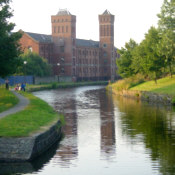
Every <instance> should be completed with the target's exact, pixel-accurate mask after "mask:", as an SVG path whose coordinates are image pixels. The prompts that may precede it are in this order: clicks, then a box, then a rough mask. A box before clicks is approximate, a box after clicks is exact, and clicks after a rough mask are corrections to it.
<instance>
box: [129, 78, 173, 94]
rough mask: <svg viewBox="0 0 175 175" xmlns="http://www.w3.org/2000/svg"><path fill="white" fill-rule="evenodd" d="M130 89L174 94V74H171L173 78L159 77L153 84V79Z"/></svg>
mask: <svg viewBox="0 0 175 175" xmlns="http://www.w3.org/2000/svg"><path fill="white" fill-rule="evenodd" d="M130 90H139V91H150V92H155V93H160V94H168V95H173V96H175V76H173V78H171V77H166V78H162V79H159V80H158V81H157V84H155V82H154V81H148V82H144V83H142V84H139V85H137V86H135V87H132V88H130Z"/></svg>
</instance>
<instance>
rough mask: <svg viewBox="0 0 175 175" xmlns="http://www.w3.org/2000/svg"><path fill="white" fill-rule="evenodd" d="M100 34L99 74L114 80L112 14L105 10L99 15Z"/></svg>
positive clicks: (103, 77)
mask: <svg viewBox="0 0 175 175" xmlns="http://www.w3.org/2000/svg"><path fill="white" fill-rule="evenodd" d="M99 34H100V36H99V37H100V46H99V47H100V50H101V55H100V74H101V75H102V79H106V80H112V81H113V80H114V77H115V64H116V63H115V53H114V15H112V14H111V13H110V12H109V11H108V10H105V11H104V13H103V14H102V15H99Z"/></svg>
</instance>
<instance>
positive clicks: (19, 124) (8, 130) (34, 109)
mask: <svg viewBox="0 0 175 175" xmlns="http://www.w3.org/2000/svg"><path fill="white" fill-rule="evenodd" d="M22 95H24V96H25V97H26V98H28V99H29V100H30V104H29V105H28V106H27V107H26V108H25V110H23V111H20V112H17V113H16V114H11V115H9V116H6V117H4V118H2V119H0V126H1V127H0V137H23V136H29V135H30V134H31V133H33V132H36V131H38V130H40V129H41V128H42V127H43V126H46V125H48V124H49V123H52V122H53V121H56V120H58V119H60V120H61V122H62V124H63V123H64V117H63V115H61V114H58V113H57V112H55V111H54V110H53V108H52V107H51V106H49V105H48V104H47V103H46V102H44V101H43V100H41V99H39V98H37V97H35V96H33V95H32V94H31V93H27V92H22Z"/></svg>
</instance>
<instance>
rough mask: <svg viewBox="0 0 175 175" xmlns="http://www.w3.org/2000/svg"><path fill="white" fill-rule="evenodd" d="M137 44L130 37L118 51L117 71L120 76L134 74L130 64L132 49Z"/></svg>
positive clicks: (124, 76)
mask: <svg viewBox="0 0 175 175" xmlns="http://www.w3.org/2000/svg"><path fill="white" fill-rule="evenodd" d="M136 46H137V43H136V42H135V41H134V40H132V39H130V41H129V42H128V43H126V44H125V48H122V49H121V50H120V51H119V54H120V58H119V59H117V66H118V73H119V74H120V75H121V77H123V78H126V77H130V76H132V75H133V74H134V69H133V67H132V66H131V65H132V59H133V50H134V48H135V47H136Z"/></svg>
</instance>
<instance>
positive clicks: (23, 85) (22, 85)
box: [21, 83, 26, 92]
mask: <svg viewBox="0 0 175 175" xmlns="http://www.w3.org/2000/svg"><path fill="white" fill-rule="evenodd" d="M25 87H26V85H25V84H24V83H22V84H21V91H24V92H25V90H26V89H25Z"/></svg>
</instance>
